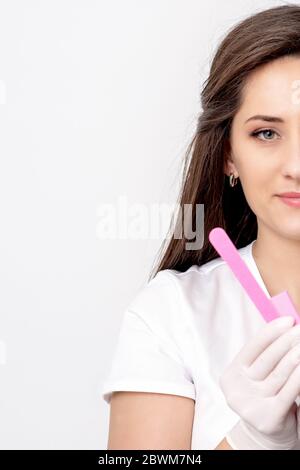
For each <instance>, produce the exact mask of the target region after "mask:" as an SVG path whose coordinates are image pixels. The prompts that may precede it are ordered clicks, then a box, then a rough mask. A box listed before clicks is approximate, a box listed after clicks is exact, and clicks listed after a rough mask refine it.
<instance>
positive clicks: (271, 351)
mask: <svg viewBox="0 0 300 470" xmlns="http://www.w3.org/2000/svg"><path fill="white" fill-rule="evenodd" d="M297 344H299V345H300V325H296V326H293V327H292V328H289V329H288V331H286V332H284V333H283V334H282V335H281V336H279V337H278V338H277V339H276V340H275V341H273V343H271V344H270V345H269V346H267V348H266V349H265V350H264V351H263V352H262V353H261V354H260V355H259V356H258V357H257V358H256V359H255V360H254V362H253V363H252V364H251V366H250V367H248V370H247V374H248V375H249V377H251V378H252V379H254V380H263V379H265V378H266V377H267V376H268V375H269V374H270V373H271V372H272V370H273V369H274V368H275V367H276V366H277V365H278V363H279V362H280V361H281V360H282V359H283V357H284V356H285V355H286V354H287V353H288V352H289V351H290V350H291V349H292V348H293V347H294V346H296V345H297ZM288 376H289V374H288V375H287V377H288Z"/></svg>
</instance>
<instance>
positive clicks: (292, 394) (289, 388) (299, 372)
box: [275, 365, 300, 414]
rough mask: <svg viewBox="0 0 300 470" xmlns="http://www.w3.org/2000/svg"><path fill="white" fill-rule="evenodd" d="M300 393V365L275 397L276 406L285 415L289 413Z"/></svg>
mask: <svg viewBox="0 0 300 470" xmlns="http://www.w3.org/2000/svg"><path fill="white" fill-rule="evenodd" d="M299 392H300V365H298V366H297V367H296V368H295V369H294V370H293V372H292V373H291V375H290V376H289V378H288V379H287V381H286V383H285V384H284V386H283V387H282V388H281V389H280V390H279V392H278V393H277V395H275V401H276V406H278V409H279V411H281V412H282V413H283V414H285V413H287V412H288V410H289V409H290V407H291V405H292V403H293V402H294V401H295V400H296V398H297V395H298V394H299Z"/></svg>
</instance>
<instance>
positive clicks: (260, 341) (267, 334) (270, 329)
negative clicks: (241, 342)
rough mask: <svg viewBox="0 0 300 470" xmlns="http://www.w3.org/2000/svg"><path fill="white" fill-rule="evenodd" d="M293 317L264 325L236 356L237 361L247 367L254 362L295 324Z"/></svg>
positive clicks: (282, 318)
mask: <svg viewBox="0 0 300 470" xmlns="http://www.w3.org/2000/svg"><path fill="white" fill-rule="evenodd" d="M294 321H295V320H294V318H293V317H291V316H285V317H279V318H276V319H275V320H272V321H271V322H269V323H267V324H266V325H264V326H263V327H262V328H261V329H260V330H259V331H258V332H257V333H256V335H255V336H254V337H253V338H251V339H250V340H249V341H248V342H247V343H246V344H245V346H243V348H242V349H241V351H240V352H239V353H238V355H237V356H236V360H237V361H238V362H239V363H241V364H243V365H244V366H246V367H249V366H250V365H251V364H252V363H253V361H255V359H256V358H257V357H258V356H259V355H260V354H261V353H262V352H263V351H264V350H265V349H266V348H267V347H268V346H269V345H270V344H271V343H273V341H274V340H275V339H277V338H278V337H279V336H280V335H282V333H284V332H285V331H287V330H288V329H290V328H291V327H292V325H293V324H294Z"/></svg>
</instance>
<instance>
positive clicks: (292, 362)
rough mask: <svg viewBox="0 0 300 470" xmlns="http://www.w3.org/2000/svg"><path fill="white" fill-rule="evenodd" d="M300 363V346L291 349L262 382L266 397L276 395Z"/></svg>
mask: <svg viewBox="0 0 300 470" xmlns="http://www.w3.org/2000/svg"><path fill="white" fill-rule="evenodd" d="M299 363H300V345H298V346H295V347H293V348H292V349H290V350H289V351H288V352H287V354H285V356H284V357H283V358H282V359H281V361H279V363H278V364H277V366H276V367H275V368H274V369H273V370H272V372H271V373H270V374H269V375H268V377H267V378H266V379H265V380H264V381H263V382H262V389H263V390H264V396H273V395H276V394H277V393H278V392H279V390H280V389H281V388H282V387H283V386H284V384H285V383H286V381H287V380H288V378H289V376H290V375H291V374H292V372H293V371H294V370H295V368H296V367H297V366H298V365H299Z"/></svg>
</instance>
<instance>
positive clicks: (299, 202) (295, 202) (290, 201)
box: [278, 195, 300, 208]
mask: <svg viewBox="0 0 300 470" xmlns="http://www.w3.org/2000/svg"><path fill="white" fill-rule="evenodd" d="M278 196H279V199H280V200H281V201H282V202H283V203H284V204H287V205H288V206H291V207H299V208H300V195H299V197H295V196H289V197H287V196H281V195H278Z"/></svg>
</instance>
